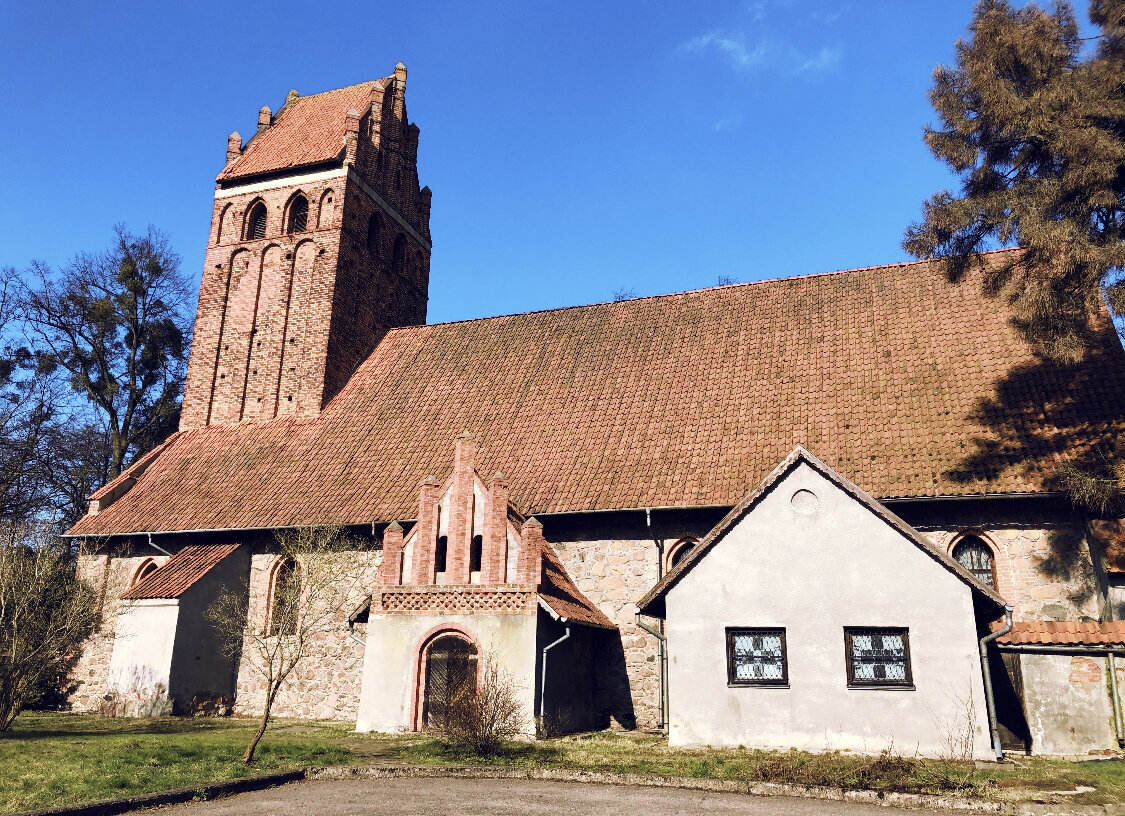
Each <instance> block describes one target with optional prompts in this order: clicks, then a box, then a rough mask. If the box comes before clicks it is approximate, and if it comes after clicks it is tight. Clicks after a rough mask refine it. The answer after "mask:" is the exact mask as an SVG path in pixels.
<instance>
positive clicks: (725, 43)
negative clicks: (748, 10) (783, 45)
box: [683, 31, 769, 71]
mask: <svg viewBox="0 0 1125 816" xmlns="http://www.w3.org/2000/svg"><path fill="white" fill-rule="evenodd" d="M683 49H684V50H686V51H693V52H695V53H704V52H707V51H715V52H717V53H719V54H720V55H721V56H722V57H723V58H724V59H725V60H726V61H727V63H728V64H729V65H730V66H731V67H732V68H734V69H735V70H736V71H746V70H749V69H751V68H755V67H757V66H759V65H762V64H764V63H765V62H766V57H767V56H768V51H769V49H768V48H767V46H766V43H765V42H764V41H763V42H759V43H756V44H755V45H753V46H747V45H746V35H744V34H743V33H742V32H735V33H733V34H725V33H723V32H720V31H712V32H709V33H707V34H701V35H699V36H698V37H694V38H692V39H690V40H688V41H687V42H686V43H684V44H683Z"/></svg>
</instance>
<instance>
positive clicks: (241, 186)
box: [180, 64, 430, 430]
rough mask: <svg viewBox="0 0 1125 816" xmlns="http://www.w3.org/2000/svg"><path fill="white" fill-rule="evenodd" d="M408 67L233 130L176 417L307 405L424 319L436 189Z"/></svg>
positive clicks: (195, 424) (296, 412)
mask: <svg viewBox="0 0 1125 816" xmlns="http://www.w3.org/2000/svg"><path fill="white" fill-rule="evenodd" d="M405 94H406V67H405V66H403V65H401V64H399V65H397V66H395V71H394V74H392V75H391V76H389V77H386V78H384V79H379V80H375V81H373V82H365V83H362V84H359V85H353V86H351V87H348V88H340V89H338V90H334V91H327V92H325V93H320V94H315V95H313V96H306V97H302V96H300V95H299V94H298V93H297V92H296V91H290V92H289V96H288V97H287V98H286V100H285V104H284V105H282V106H281V109H280V110H278V112H277V113H276V114H274V113H272V112H271V111H270V109H269V107H268V106H267V107H263V108H262V109H261V110H260V111H259V112H258V129H257V132H256V133H255V134H254V135H253V136H252V137H251V138H250V140H249V141H247V142H246V143H245V144H243V142H242V137H241V136H240V135H239V134H238V132H237V131H236V132H234V133H232V134H231V135H230V137H229V139H228V140H227V154H226V155H227V163H226V166H225V167H224V168H223V171H222V172H221V173H220V174H219V176H218V179H217V184H216V189H215V206H214V210H213V211H212V215H211V234H210V240H209V241H208V246H207V255H206V261H205V262H204V267H203V281H202V284H201V287H200V292H199V308H198V310H197V312H196V317H195V337H194V340H193V343H192V349H191V358H190V361H189V363H188V375H187V384H186V386H185V388H184V401H183V410H182V414H181V419H180V429H181V430H188V429H192V428H201V427H204V426H206V425H217V424H231V423H237V422H241V421H243V420H252V419H257V420H264V419H272V418H274V417H279V416H298V417H309V416H315V415H316V414H318V413H319V412H320V410H321V409H322V408H323V407H324V405H325V404H326V403H327V402H328V401H329V400H330V399H331V398H332V397H333V396H334V395H335V394H336V393H337V392H338V391H339V390H340V389H341V388H342V387H343V386H344V384H345V383H346V382H347V380H348V377H349V376H351V373H352V372H353V371H354V370H355V367H356V366H357V365H358V364H359V362H360V361H361V360H362V359H363V358H364V357H365V356H366V355H367V354H368V353H369V352H370V351H371V349H372V348H373V347H374V345H375V344H376V343H377V342H378V341H379V339H380V338H381V337H382V336H383V335H384V334H385V333H386V332H387V330H388V329H391V328H393V327H395V326H406V325H411V324H418V323H425V322H426V301H427V291H428V286H429V277H430V227H429V223H430V189H429V188H428V187H423V188H419V186H418V128H417V126H415V125H413V124H410V123H409V121H408V119H407V116H406V96H405Z"/></svg>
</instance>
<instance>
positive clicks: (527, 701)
mask: <svg viewBox="0 0 1125 816" xmlns="http://www.w3.org/2000/svg"><path fill="white" fill-rule="evenodd" d="M455 627H456V628H458V629H464V630H466V631H468V632H469V633H471V634H472V636H473V638H474V639H475V641H476V643H477V644H478V648H479V650H480V652H481V653H482V654H483V653H486V652H488V653H491V654H492V655H493V656H494V657H495V659H496V660H497V662H498V663H499V665H500V666H501V668H503V669H504V670H505V671H506V672H507V673H508V674H509V675H510V676H511V678H512V679H513V680H514V681H515V683H516V686H517V688H518V692H519V696H520V700H521V703H522V708H523V710H524V715H525V724H524V729H523V730H524V732H525V733H527V734H534V733H535V721H534V705H535V655H536V652H535V633H536V616H535V615H441V616H438V615H372V616H371V620H370V621H369V622H368V624H367V641H366V643H367V645H366V648H365V654H364V662H363V686H362V690H361V692H360V701H359V716H358V718H357V721H356V730H357V731H379V732H383V733H391V734H393V733H396V732H399V731H409V730H411V729H412V727H413V715H414V706H415V693H416V685H415V682H416V679H415V678H416V677H417V673H418V654H419V648H420V646H421V645H422V643H423V641H424V640H429V636H430V634H431V633H433V632H434V630H435V629H438V628H442V629H444V628H449V629H451V630H452V629H454V628H455Z"/></svg>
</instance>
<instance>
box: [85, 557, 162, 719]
mask: <svg viewBox="0 0 1125 816" xmlns="http://www.w3.org/2000/svg"><path fill="white" fill-rule="evenodd" d="M167 561H168V557H167V556H163V555H153V556H144V555H132V556H125V557H113V556H111V555H107V554H102V555H81V556H79V558H78V570H77V571H78V575H79V577H81V578H84V579H85V580H87V581H89V582H90V584H91V585H92V586H93V587H94V588H95V589H96V590H97V592H98V596H99V598H100V599H101V605H102V627H101V629H100V630H99V631H98V632H97V633H96V634H95V635H94V636H93V637H92V638H90V640H88V641H87V642H86V646H85V647H84V648H83V650H82V656H81V657H80V658H79V659H78V663H77V664H76V665H75V667H74V671H73V672H72V674H71V680H72V682H73V683H74V691H73V692H72V694H71V696H70V704H71V707H72V708H73V709H74V710H75V711H83V712H89V711H101V710H103V708H104V704H105V696H106V694H107V693H108V691H109V661H110V658H111V657H112V656H113V635H114V629H115V626H116V624H117V611H118V607H119V606H120V603H121V595H122V593H124V592H125V590H127V589H128V588H129V587H130V585H131V584H132V582H133V579H134V577H135V576H136V574H137V571H138V570H139V569H140V568H141V567H142V566H143V565H145V564H147V563H149V562H152V563H155V564H156V565H157V566H161V565H163V564H164V563H165V562H167Z"/></svg>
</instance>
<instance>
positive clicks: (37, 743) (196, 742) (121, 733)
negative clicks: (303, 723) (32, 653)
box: [0, 711, 352, 812]
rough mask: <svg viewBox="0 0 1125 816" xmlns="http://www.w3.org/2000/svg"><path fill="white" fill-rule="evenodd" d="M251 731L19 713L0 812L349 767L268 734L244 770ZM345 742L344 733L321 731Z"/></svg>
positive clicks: (332, 749) (235, 725)
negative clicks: (316, 768)
mask: <svg viewBox="0 0 1125 816" xmlns="http://www.w3.org/2000/svg"><path fill="white" fill-rule="evenodd" d="M255 728H256V724H255V723H254V722H253V721H252V720H241V719H218V718H215V719H212V718H207V719H180V718H163V719H156V720H131V719H124V718H118V719H107V718H103V717H94V716H81V715H75V714H53V713H51V714H48V713H37V712H31V711H28V712H24V713H23V714H21V715H20V716H19V717H17V718H16V721H15V723H13V725H12V727H11V729H10V730H9V731H8V732H7V733H6V734H0V812H12V811H17V810H32V809H36V808H46V807H54V806H58V805H66V804H74V803H77V802H90V801H97V800H99V799H113V798H117V797H122V796H131V795H135V794H139V793H155V792H157V791H163V790H170V789H173V788H186V787H193V786H196V785H199V786H203V785H206V784H209V783H212V782H219V781H222V780H226V779H239V778H242V777H245V776H253V775H257V774H263V773H269V772H272V771H287V770H294V769H297V768H303V767H306V766H309V765H338V764H341V763H346V762H348V761H350V759H351V757H352V753H351V751H350V750H348V748H347V747H346V746H345V745H342V744H339V743H338V742H334V741H329V740H325V739H323V738H320V737H317V736H313V735H305V734H300V735H297V734H294V735H285V734H278V735H273V734H270V733H269V732H267V734H266V737H265V738H264V739H263V740H262V743H261V745H260V746H259V747H258V761H257V762H256V763H255V764H254V765H253V766H250V767H247V766H246V765H243V764H242V762H241V757H242V752H243V751H245V750H246V745H247V744H248V743H249V741H250V737H251V736H252V735H253V733H254V730H255ZM324 730H325V731H329V732H330V733H333V734H338V735H343V734H344V733H346V729H345V728H344V727H343V726H340V727H339V728H337V729H324Z"/></svg>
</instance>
